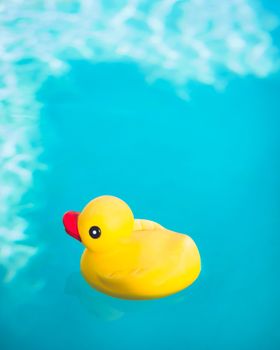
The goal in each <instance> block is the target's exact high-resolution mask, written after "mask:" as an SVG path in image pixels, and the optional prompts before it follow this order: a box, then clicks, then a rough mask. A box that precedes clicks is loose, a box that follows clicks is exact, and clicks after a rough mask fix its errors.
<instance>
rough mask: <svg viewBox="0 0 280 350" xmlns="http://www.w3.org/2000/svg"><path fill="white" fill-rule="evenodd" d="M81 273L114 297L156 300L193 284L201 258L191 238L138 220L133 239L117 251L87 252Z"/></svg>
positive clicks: (118, 245)
mask: <svg viewBox="0 0 280 350" xmlns="http://www.w3.org/2000/svg"><path fill="white" fill-rule="evenodd" d="M114 224H115V223H114ZM81 226H83V225H82V224H81ZM94 227H96V226H94ZM81 228H82V227H81ZM82 241H83V239H82ZM81 271H82V274H83V276H84V278H85V279H86V280H87V282H88V283H89V284H90V285H91V286H93V287H94V288H96V289H97V290H99V291H101V292H104V293H106V294H109V295H111V296H115V297H120V298H124V299H153V298H160V297H163V296H167V295H170V294H173V293H176V292H178V291H180V290H182V289H184V288H186V287H188V286H189V285H190V284H191V283H193V282H194V280H195V279H196V278H197V277H198V275H199V272H200V256H199V252H198V249H197V247H196V245H195V243H194V241H193V240H192V239H191V238H190V237H189V236H187V235H183V234H180V233H175V232H172V231H169V230H167V229H165V228H164V227H162V226H160V225H159V224H157V223H154V222H152V221H148V220H134V221H133V227H132V230H131V232H130V235H128V236H125V237H122V238H121V239H120V240H118V241H117V242H115V243H114V245H113V249H107V250H103V249H101V250H100V251H92V250H91V249H85V251H84V253H83V255H82V258H81Z"/></svg>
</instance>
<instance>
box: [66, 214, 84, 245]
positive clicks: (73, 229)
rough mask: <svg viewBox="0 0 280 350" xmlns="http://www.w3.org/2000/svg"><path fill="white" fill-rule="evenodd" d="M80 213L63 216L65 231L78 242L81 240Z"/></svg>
mask: <svg viewBox="0 0 280 350" xmlns="http://www.w3.org/2000/svg"><path fill="white" fill-rule="evenodd" d="M79 214H80V213H77V212H75V211H68V212H67V213H65V214H64V215H63V225H64V228H65V231H66V232H67V233H68V234H69V235H70V236H72V237H74V238H76V239H77V240H78V241H80V240H81V237H80V234H79V230H78V216H79Z"/></svg>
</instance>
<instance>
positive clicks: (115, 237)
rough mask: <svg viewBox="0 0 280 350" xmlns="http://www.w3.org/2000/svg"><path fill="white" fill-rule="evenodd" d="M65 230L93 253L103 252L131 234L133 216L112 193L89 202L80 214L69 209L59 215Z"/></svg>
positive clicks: (126, 206)
mask: <svg viewBox="0 0 280 350" xmlns="http://www.w3.org/2000/svg"><path fill="white" fill-rule="evenodd" d="M63 224H64V227H65V230H66V232H67V233H68V234H69V235H70V236H72V237H74V238H76V239H78V240H79V241H82V243H83V244H84V245H85V247H86V248H88V249H89V250H91V251H93V252H105V251H109V250H110V248H112V247H113V246H115V245H116V244H119V243H121V242H122V241H124V240H125V239H126V238H128V237H129V236H130V234H131V231H132V229H133V224H134V218H133V214H132V211H131V210H130V208H129V206H128V205H127V204H126V203H125V202H124V201H122V200H121V199H119V198H117V197H113V196H102V197H97V198H95V199H93V200H92V201H91V202H89V203H88V204H87V205H86V206H85V208H84V209H83V210H82V211H81V213H78V212H73V211H69V212H67V213H66V214H64V216H63Z"/></svg>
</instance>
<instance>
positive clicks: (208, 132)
mask: <svg viewBox="0 0 280 350" xmlns="http://www.w3.org/2000/svg"><path fill="white" fill-rule="evenodd" d="M53 3H54V2H53ZM163 3H165V4H166V6H167V5H168V2H163ZM202 3H203V2H202ZM48 4H49V7H48V9H49V10H48V9H46V8H45V9H44V10H42V9H40V10H38V11H42V12H38V13H44V16H43V17H42V16H41V17H40V19H41V21H42V18H46V13H47V11H53V12H52V13H54V10H53V9H52V7H51V3H48ZM57 4H58V3H57ZM60 4H62V5H61V6H62V7H63V6H65V3H63V2H61V3H60ZM73 4H74V3H73ZM76 4H78V2H77V3H76ZM83 4H84V5H86V4H87V6H89V5H90V4H92V2H84V3H83ZM94 4H99V2H95V3H94ZM131 4H133V5H131V6H130V7H129V6H128V9H129V8H130V10H127V11H128V12H127V16H128V17H129V16H130V17H131V18H133V16H134V15H133V13H134V12H135V8H138V11H140V10H139V8H141V11H144V13H145V11H146V13H147V14H151V17H152V18H162V16H163V14H162V13H163V10H164V9H155V8H154V9H148V8H147V6H148V3H147V4H145V2H139V4H138V5H137V3H136V2H135V3H134V2H131ZM236 4H237V5H236V6H237V7H236V8H237V9H239V10H238V11H237V10H236V11H235V12H234V11H233V10H232V8H230V5H224V6H221V7H219V10H217V11H214V12H215V13H216V16H215V17H214V18H213V15H209V13H213V11H212V12H211V11H210V9H209V8H208V7H207V6H206V4H205V3H204V5H205V6H204V7H203V6H202V8H203V9H204V12H203V14H204V17H203V18H205V17H206V18H208V17H209V16H210V17H211V16H212V17H211V18H213V23H214V24H212V26H214V28H215V26H216V28H221V26H222V24H223V23H224V21H226V20H229V19H232V18H235V19H237V20H238V23H248V21H249V20H248V18H251V17H252V16H251V17H250V13H253V14H255V17H253V18H254V19H252V22H250V23H251V24H252V25H251V28H253V29H252V33H253V37H254V38H255V39H254V40H255V41H258V42H260V43H261V44H260V45H261V47H263V48H264V51H263V53H261V54H260V55H259V56H254V57H259V58H258V59H255V60H253V59H252V56H248V54H249V53H252V52H253V51H254V48H256V44H255V41H254V40H253V39H252V37H247V36H246V35H244V33H243V31H240V30H239V29H235V28H236V26H233V25H230V26H229V29H228V30H229V32H234V33H235V30H237V32H238V33H239V34H240V37H241V38H242V39H243V40H244V41H245V42H246V46H245V47H246V48H245V49H244V50H243V51H242V50H241V52H240V53H236V51H234V50H233V49H232V47H231V48H229V49H228V46H226V45H224V43H223V42H221V41H218V43H219V44H220V46H219V47H216V46H215V45H214V44H213V43H211V42H210V41H209V36H208V34H207V33H208V32H209V30H210V29H209V25H210V24H209V20H208V19H207V20H204V22H203V20H201V23H205V21H206V22H207V23H208V27H207V26H206V29H203V30H202V29H201V25H200V24H199V23H198V24H197V23H193V25H192V28H194V29H193V31H194V32H195V34H194V35H193V37H195V38H196V40H195V42H196V45H199V44H200V45H206V46H207V47H208V48H209V52H210V53H211V55H210V57H214V58H213V59H210V58H209V56H207V55H206V56H203V57H201V58H200V60H199V62H200V63H199V64H198V63H197V62H196V61H197V57H195V56H192V55H189V54H188V55H187V54H186V50H187V48H189V47H190V45H189V44H188V43H186V44H185V46H184V45H182V40H183V39H182V37H183V34H182V35H181V34H180V36H179V37H177V36H176V35H175V34H174V36H172V35H173V34H172V31H171V29H168V30H166V29H165V31H167V32H168V35H167V34H166V35H167V37H168V40H167V41H166V42H167V43H170V44H169V48H172V50H173V51H175V52H177V54H178V55H179V57H183V58H184V59H185V61H184V63H183V64H182V66H180V65H179V64H178V62H179V61H180V60H179V61H176V59H175V58H173V59H174V60H175V62H177V64H174V67H175V68H174V69H173V68H172V67H171V68H168V63H166V62H165V63H166V64H167V67H166V64H165V65H164V64H163V65H161V63H160V62H163V61H162V57H166V54H162V55H161V54H160V55H158V54H157V50H155V51H154V52H153V51H151V48H150V47H149V46H145V45H146V44H145V42H146V39H145V40H144V41H143V42H140V44H137V40H139V39H137V38H139V37H140V38H141V37H144V32H145V28H142V27H141V25H140V24H141V23H142V22H141V20H140V24H139V23H138V24H136V23H134V22H133V21H132V20H131V22H133V24H132V25H131V26H132V28H134V31H132V33H133V34H131V37H130V38H129V40H128V39H127V36H126V34H123V32H122V31H121V30H120V31H119V32H118V35H116V38H115V37H110V36H109V35H110V34H111V33H112V31H111V32H110V30H108V29H106V30H105V29H103V30H102V26H101V25H102V23H103V25H104V23H106V20H107V16H106V17H104V15H103V14H104V12H102V11H101V10H100V12H98V14H99V16H97V15H96V16H95V17H96V18H97V20H96V21H97V23H98V25H99V27H101V29H100V31H101V33H102V34H103V39H104V38H107V37H109V38H111V41H110V40H109V39H108V42H107V41H106V43H103V45H101V46H102V47H101V48H100V45H99V46H97V45H95V44H94V50H93V49H92V47H91V49H90V52H94V54H93V56H94V57H90V58H86V59H81V57H78V59H77V58H75V59H74V58H73V56H72V54H71V55H70V54H67V55H66V54H65V55H66V57H64V58H63V59H62V56H60V55H62V54H61V53H60V52H58V51H59V50H58V49H57V48H58V47H59V45H60V46H62V44H63V45H65V46H67V45H68V44H67V43H68V41H67V38H68V36H70V38H71V35H72V34H71V33H73V32H75V33H77V30H80V32H79V35H80V36H79V37H80V38H81V40H82V41H83V40H86V39H87V40H88V38H87V35H88V33H89V30H88V29H87V28H86V29H85V28H84V29H83V28H78V25H77V24H75V23H76V22H75V20H76V17H75V16H74V17H73V23H74V24H73V26H70V25H68V27H65V26H63V25H61V28H58V29H59V31H60V33H63V36H62V35H60V36H59V38H60V39H58V40H57V41H56V42H53V44H52V45H53V46H50V47H49V50H48V57H47V58H46V60H45V61H44V62H42V61H40V60H38V57H37V56H38V55H37V56H36V54H37V53H38V52H42V51H40V50H41V46H40V45H41V44H40V43H39V42H38V43H36V44H34V46H32V60H31V61H28V60H27V61H23V62H22V61H21V63H20V64H19V65H18V63H17V65H16V67H17V70H15V69H11V70H9V69H10V68H9V69H8V68H6V70H5V72H4V73H5V74H3V76H4V77H5V79H6V82H7V81H8V82H10V85H8V87H9V88H7V87H6V88H5V89H3V90H1V91H2V93H3V94H4V95H2V104H1V108H2V110H1V111H2V115H3V116H4V117H3V118H2V121H1V124H0V126H1V142H2V145H4V146H5V147H4V148H3V147H2V158H3V167H2V172H1V183H2V186H1V194H2V199H1V213H2V219H1V226H2V229H1V233H0V242H1V251H0V263H1V269H0V272H1V276H2V282H1V286H0V293H1V294H0V295H1V300H0V306H1V313H0V330H1V331H0V334H1V338H0V339H1V340H0V345H1V348H3V349H5V350H6V349H17V348H18V347H20V346H21V347H23V348H27V349H38V348H40V349H51V348H52V349H59V348H61V347H63V348H64V347H65V348H69V349H75V348H82V349H90V348H95V349H106V350H107V349H131V348H134V349H143V348H145V349H166V350H167V349H168V350H169V349H236V348H237V347H238V348H240V349H278V348H279V345H280V336H279V331H278V325H279V311H280V310H279V309H280V308H279V307H280V305H279V292H280V284H279V281H278V268H279V237H278V236H279V234H278V233H279V228H280V220H279V204H280V203H279V190H280V188H279V180H278V179H279V175H280V174H279V173H280V168H279V162H278V159H279V137H278V130H279V123H280V122H279V102H278V101H279V88H280V79H279V73H277V65H278V63H277V60H278V58H277V57H278V56H277V52H276V51H275V48H276V47H277V46H279V45H278V44H279V30H277V29H276V30H274V31H273V32H270V29H269V28H268V27H269V26H268V27H267V26H266V25H265V24H264V23H261V22H262V20H261V18H264V12H263V11H264V10H263V9H262V8H260V7H259V6H258V4H257V3H255V2H244V1H238V2H237V1H236ZM37 5H38V6H39V2H38V3H37ZM144 5H145V6H146V7H145V6H144ZM262 5H263V6H264V7H265V8H266V10H267V11H270V13H274V14H276V15H277V14H278V15H279V8H277V6H276V5H273V3H269V2H264V3H263V4H262ZM22 6H23V5H22ZM34 6H35V5H34ZM77 6H78V5H77ZM103 6H104V8H106V6H108V11H109V8H111V9H112V10H111V11H112V12H113V13H118V14H119V13H120V11H123V12H125V11H124V10H123V9H124V4H123V3H118V2H115V3H114V6H109V3H108V4H107V5H106V4H105V2H103ZM137 6H138V7H137ZM141 6H142V7H141ZM169 6H170V5H169ZM188 6H189V10H190V9H192V10H193V12H195V11H196V10H197V7H196V6H199V2H195V1H192V2H191V1H190V2H189V5H188ZM238 6H239V7H238ZM240 6H241V7H240ZM246 6H247V7H246ZM177 7H178V5H177ZM210 7H211V6H210ZM278 7H279V6H278ZM142 8H143V9H142ZM167 8H168V6H167ZM246 8H247V11H248V8H249V9H251V11H253V12H250V11H249V12H250V13H249V15H248V12H247V15H246V11H245V10H246ZM133 9H134V10H133ZM241 9H243V10H241ZM62 10H63V11H64V12H63V11H62ZM32 11H33V12H32V13H33V14H34V13H36V12H34V11H35V10H34V9H33V10H32ZM36 11H37V10H36ZM59 11H62V13H63V14H64V13H65V12H66V13H68V12H70V13H71V14H72V15H73V14H74V15H75V13H76V12H77V9H76V8H75V6H74V5H73V7H71V8H70V9H69V7H68V8H67V11H68V12H67V11H66V9H65V7H63V9H60V10H59ZM166 11H167V10H166ZM172 11H173V12H172V16H175V17H176V13H177V16H178V11H179V14H180V13H181V12H180V11H182V9H181V10H180V9H178V8H177V9H176V6H175V7H174V8H173V10H172ZM176 11H177V12H176ZM244 11H245V12H244ZM14 12H15V10H13V11H12V10H10V13H14ZM123 12H122V13H123ZM57 13H61V12H57ZM96 13H97V12H96ZM101 13H102V16H101ZM108 13H109V12H108ZM167 13H168V14H170V13H171V10H170V9H169V12H168V11H167ZM188 13H189V11H188ZM244 13H245V14H244ZM14 16H16V13H15V14H14ZM83 16H86V14H84V15H83ZM108 16H109V14H108ZM172 16H171V15H168V16H167V15H165V16H164V18H165V21H166V22H164V23H165V25H166V27H167V28H171V27H172V23H173V22H172V21H171V24H170V18H173V17H172ZM201 16H202V15H201ZM207 16H208V17H207ZM223 16H224V17H223ZM246 16H247V17H246ZM248 16H249V17H248ZM270 16H271V15H270ZM35 17H36V16H33V17H32V18H31V23H35V24H34V26H35V27H36V28H37V29H38V28H39V29H40V31H41V32H42V33H45V32H46V31H45V30H44V29H45V28H46V27H48V26H49V25H50V22H49V21H51V19H50V18H48V19H46V20H45V21H46V22H43V23H41V24H40V21H39V20H37V21H36V18H35ZM88 17H89V16H88ZM88 17H87V16H86V17H85V18H88ZM140 17H141V16H140ZM175 17H174V18H175ZM179 17H180V16H179ZM63 18H66V19H67V20H69V17H63ZM71 18H72V17H71ZM116 18H121V17H120V15H119V17H118V16H116ZM190 18H191V17H185V23H186V26H187V23H190V22H189V21H190ZM223 18H224V19H223ZM269 18H272V17H269ZM273 18H274V17H273ZM168 21H169V22H168ZM174 21H175V19H174ZM227 22H228V21H227ZM268 22H269V23H272V22H273V20H272V19H270V20H269V21H268ZM83 23H84V26H86V23H88V22H83ZM125 23H126V22H125ZM152 23H154V22H153V21H152ZM175 23H177V22H176V21H175ZM229 23H232V22H229ZM217 24H219V25H217ZM88 25H89V26H90V24H88ZM139 25H140V27H139ZM270 25H271V24H270ZM275 25H276V24H275ZM169 26H171V27H169ZM222 27H223V26H222ZM241 27H242V26H241ZM52 28H53V27H52ZM67 28H68V29H69V30H67ZM172 28H173V27H172ZM181 28H182V27H181ZM223 28H224V27H223ZM25 29H26V32H24V33H26V35H28V33H27V29H28V30H29V29H30V27H25ZM56 29H57V28H56ZM58 29H57V30H58ZM70 29H71V30H70ZM10 30H11V32H9V33H10V34H9V36H6V38H10V40H11V41H13V40H14V38H15V36H16V34H17V35H18V34H19V33H20V32H19V31H16V30H14V32H13V31H12V29H10ZM95 30H96V29H95ZM153 30H154V32H153V33H156V34H155V36H156V37H157V38H166V36H162V34H161V32H160V27H157V26H156V28H154V29H153ZM181 30H182V29H181ZM69 32H70V34H71V35H70V34H69ZM218 32H220V29H219V30H218ZM126 33H127V32H126ZM182 33H185V32H182ZM121 35H123V37H122V36H121ZM62 37H63V38H64V40H62ZM72 37H73V35H72ZM65 38H66V39H65ZM70 38H69V40H70ZM119 38H121V39H122V44H123V45H124V46H125V45H126V46H127V47H129V49H128V54H126V55H125V57H120V56H119V55H120V54H119V51H118V50H117V49H116V47H115V45H116V43H117V42H118V40H119ZM144 38H145V37H144ZM256 38H257V39H256ZM48 40H49V39H48ZM65 40H66V43H65ZM234 42H235V43H236V42H237V41H236V40H235V41H234ZM1 43H3V39H2V42H1ZM197 43H198V44H197ZM48 44H50V43H49V42H48ZM240 45H241V44H240ZM138 46H139V50H140V51H141V52H142V55H141V53H139V52H138V53H137V50H136V49H137V47H138ZM3 47H5V48H6V46H5V45H4V44H3V45H2V48H3ZM182 47H184V50H182ZM101 49H102V50H101ZM25 50H26V48H25V47H23V46H21V49H20V50H19V51H20V52H21V54H20V55H22V56H23V58H24V57H26V58H28V57H27V56H28V55H27V53H26V51H25ZM77 51H79V50H77ZM12 52H14V51H12ZM44 52H47V51H46V50H45V51H44ZM79 52H80V51H79ZM143 52H144V53H145V52H148V53H149V54H147V55H144V56H143ZM164 52H166V51H164ZM255 52H256V50H255ZM29 53H30V51H29ZM52 55H53V57H58V56H59V59H58V58H56V59H57V60H58V61H55V60H54V58H52ZM136 56H137V57H136ZM227 57H228V58H227ZM17 58H18V57H17ZM2 60H3V59H2ZM171 61H172V59H171ZM51 62H52V65H51ZM54 62H56V64H55V63H54ZM58 62H61V63H62V66H63V67H64V68H63V69H62V66H61V69H60V68H59V67H58V66H59V63H58ZM172 62H173V61H172ZM218 62H219V64H218ZM229 62H234V64H232V65H231V64H229ZM5 64H6V67H14V65H15V60H13V59H10V57H6V58H5ZM170 64H171V63H170ZM66 65H67V67H68V70H66V68H65V67H66ZM186 65H188V66H189V67H192V68H191V69H190V70H185V69H184V67H185V66H186ZM2 66H3V65H2ZM50 66H52V67H56V68H57V70H56V69H54V68H50ZM178 67H179V68H178ZM231 67H235V68H234V69H233V68H232V69H231ZM236 67H239V69H237V68H236ZM53 69H54V70H55V71H56V73H57V74H54V70H53ZM7 71H8V72H10V71H11V72H13V74H10V75H11V76H12V77H16V80H15V81H14V82H13V79H12V77H10V78H9V79H10V80H9V79H8V78H7V74H6V72H7ZM274 71H276V73H274ZM207 72H208V73H207ZM58 73H59V74H58ZM206 73H207V74H206ZM206 76H208V79H206V81H203V79H202V78H203V77H206ZM156 77H157V79H156V80H154V81H153V82H152V83H151V80H153V79H155V78H156ZM201 77H202V78H201ZM7 79H8V80H7ZM222 86H224V89H221V90H219V88H220V87H222ZM217 88H218V89H217ZM5 93H6V95H5ZM3 96H4V97H3ZM182 97H183V98H182ZM7 135H9V137H7ZM3 149H4V151H3ZM15 154H17V157H16V156H15ZM101 194H113V195H116V196H119V197H121V198H123V199H124V200H126V201H127V202H128V203H129V204H130V206H131V208H132V209H133V212H134V214H135V216H136V217H140V218H147V219H152V220H155V221H157V222H160V223H161V224H162V225H164V226H166V227H169V228H171V229H174V230H176V231H179V232H187V233H189V234H190V235H191V237H193V238H194V240H195V241H196V243H197V245H198V247H199V249H200V252H201V257H202V273H201V275H200V277H199V279H198V280H197V281H196V282H195V284H194V285H193V286H191V287H190V288H188V289H187V290H186V291H184V292H182V293H179V294H177V295H174V296H172V297H169V298H166V299H162V300H155V301H146V302H131V301H123V300H118V299H113V298H110V297H107V296H105V295H102V294H100V293H98V292H95V291H94V290H92V289H91V288H90V287H88V286H87V284H86V283H85V282H84V281H83V279H82V277H81V276H80V274H79V259H80V255H81V253H82V246H81V245H80V244H79V243H78V242H77V241H74V240H72V239H70V238H69V237H68V236H67V235H66V234H65V233H64V231H63V228H62V224H61V216H62V214H63V213H64V212H65V211H67V210H69V209H73V210H80V209H81V208H82V207H83V206H84V205H85V204H86V203H87V202H88V201H89V200H90V199H91V198H93V197H95V196H98V195H101Z"/></svg>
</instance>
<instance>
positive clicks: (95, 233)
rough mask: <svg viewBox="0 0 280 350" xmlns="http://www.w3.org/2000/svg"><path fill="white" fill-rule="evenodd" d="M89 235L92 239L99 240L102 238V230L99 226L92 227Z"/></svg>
mask: <svg viewBox="0 0 280 350" xmlns="http://www.w3.org/2000/svg"><path fill="white" fill-rule="evenodd" d="M89 235H90V237H92V238H99V237H100V236H101V230H100V228H99V227H98V226H92V227H91V228H90V229H89Z"/></svg>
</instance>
